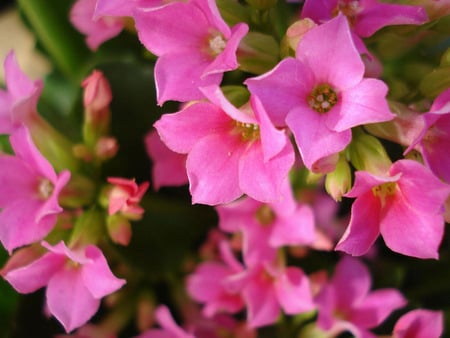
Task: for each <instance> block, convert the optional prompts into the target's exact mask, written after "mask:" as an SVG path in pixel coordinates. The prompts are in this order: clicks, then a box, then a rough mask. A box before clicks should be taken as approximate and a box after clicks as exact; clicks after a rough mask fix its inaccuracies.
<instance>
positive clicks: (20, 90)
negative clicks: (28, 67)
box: [4, 51, 43, 104]
mask: <svg viewBox="0 0 450 338" xmlns="http://www.w3.org/2000/svg"><path fill="white" fill-rule="evenodd" d="M4 68H5V79H6V85H7V88H8V93H10V94H11V96H12V97H13V98H14V99H15V100H22V99H25V98H26V99H29V98H31V97H34V98H33V100H34V104H36V103H37V98H38V97H39V95H40V92H41V91H42V87H43V83H42V81H40V80H38V81H32V80H30V79H29V78H28V77H27V76H26V75H25V73H24V72H23V71H22V70H21V69H20V67H19V64H18V63H17V60H16V56H15V53H14V51H10V52H9V53H8V55H7V56H6V58H5V62H4Z"/></svg>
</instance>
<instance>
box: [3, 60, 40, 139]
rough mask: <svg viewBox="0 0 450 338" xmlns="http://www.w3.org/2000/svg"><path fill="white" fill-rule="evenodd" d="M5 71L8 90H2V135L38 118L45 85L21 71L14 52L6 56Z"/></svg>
mask: <svg viewBox="0 0 450 338" xmlns="http://www.w3.org/2000/svg"><path fill="white" fill-rule="evenodd" d="M4 69H5V80H6V88H7V90H3V89H0V134H10V133H12V132H13V130H14V129H15V128H17V127H18V126H20V125H21V124H22V123H25V124H26V123H27V122H28V121H29V120H30V119H32V118H33V117H35V116H37V111H36V105H37V103H38V100H39V97H40V95H41V92H42V87H43V84H42V81H41V80H37V81H32V80H30V79H29V78H28V77H27V76H26V75H25V74H24V73H23V72H22V71H21V69H20V68H19V65H18V64H17V61H16V57H15V54H14V52H12V51H11V52H10V53H9V54H8V55H7V56H6V59H5V63H4Z"/></svg>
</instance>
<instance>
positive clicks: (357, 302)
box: [315, 256, 406, 338]
mask: <svg viewBox="0 0 450 338" xmlns="http://www.w3.org/2000/svg"><path fill="white" fill-rule="evenodd" d="M370 289H371V278H370V273H369V271H368V269H367V268H366V267H365V266H364V264H362V263H361V262H359V261H358V260H357V259H355V258H351V257H348V256H345V257H344V258H342V259H341V261H340V262H339V263H338V264H337V265H336V269H335V272H334V275H333V277H332V279H331V280H330V281H329V282H328V283H326V284H325V286H323V288H322V290H321V291H320V293H319V294H318V295H317V296H316V299H315V300H316V303H317V306H318V309H319V315H318V318H317V325H318V326H319V327H320V328H321V329H323V330H326V331H327V332H328V333H330V334H331V333H332V334H333V337H334V336H335V335H336V336H338V333H342V332H344V331H350V332H351V333H352V334H353V335H354V336H355V337H359V338H375V337H376V336H375V335H374V334H372V333H370V331H369V329H371V328H375V327H377V326H378V325H380V324H381V323H382V322H383V321H384V320H385V319H386V318H387V317H388V316H389V315H390V313H391V312H392V311H394V310H396V309H399V308H401V307H403V306H404V305H406V301H405V299H404V298H403V296H402V295H401V293H400V292H399V291H397V290H395V289H380V290H375V291H372V292H370Z"/></svg>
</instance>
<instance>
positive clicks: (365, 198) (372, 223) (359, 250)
mask: <svg viewBox="0 0 450 338" xmlns="http://www.w3.org/2000/svg"><path fill="white" fill-rule="evenodd" d="M380 209H381V202H380V200H379V198H376V197H374V196H373V193H372V192H371V191H370V192H367V193H365V194H363V195H361V196H359V197H358V198H357V199H356V200H355V201H354V202H353V205H352V211H351V218H350V224H349V225H348V227H347V229H346V230H345V233H344V235H343V236H342V238H341V239H340V240H339V243H338V244H337V245H336V250H339V251H344V252H346V253H348V254H350V255H352V256H361V255H364V254H365V253H366V252H367V251H368V250H369V249H370V248H371V247H372V245H373V243H374V242H375V240H376V239H377V238H378V235H379V234H380Z"/></svg>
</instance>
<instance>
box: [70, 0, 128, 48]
mask: <svg viewBox="0 0 450 338" xmlns="http://www.w3.org/2000/svg"><path fill="white" fill-rule="evenodd" d="M96 3H97V1H96V0H77V1H76V2H75V4H74V5H73V6H72V9H71V10H70V22H71V23H72V24H73V25H74V26H75V28H76V29H78V30H79V31H80V32H81V33H83V34H84V35H86V44H87V45H88V47H89V48H90V49H92V50H96V49H97V48H98V47H99V46H100V45H101V44H102V43H103V42H105V41H107V40H109V39H112V38H113V37H115V36H117V35H119V33H120V32H121V31H122V29H123V27H124V22H123V19H122V18H120V17H113V16H101V17H94V12H95V7H96Z"/></svg>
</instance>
